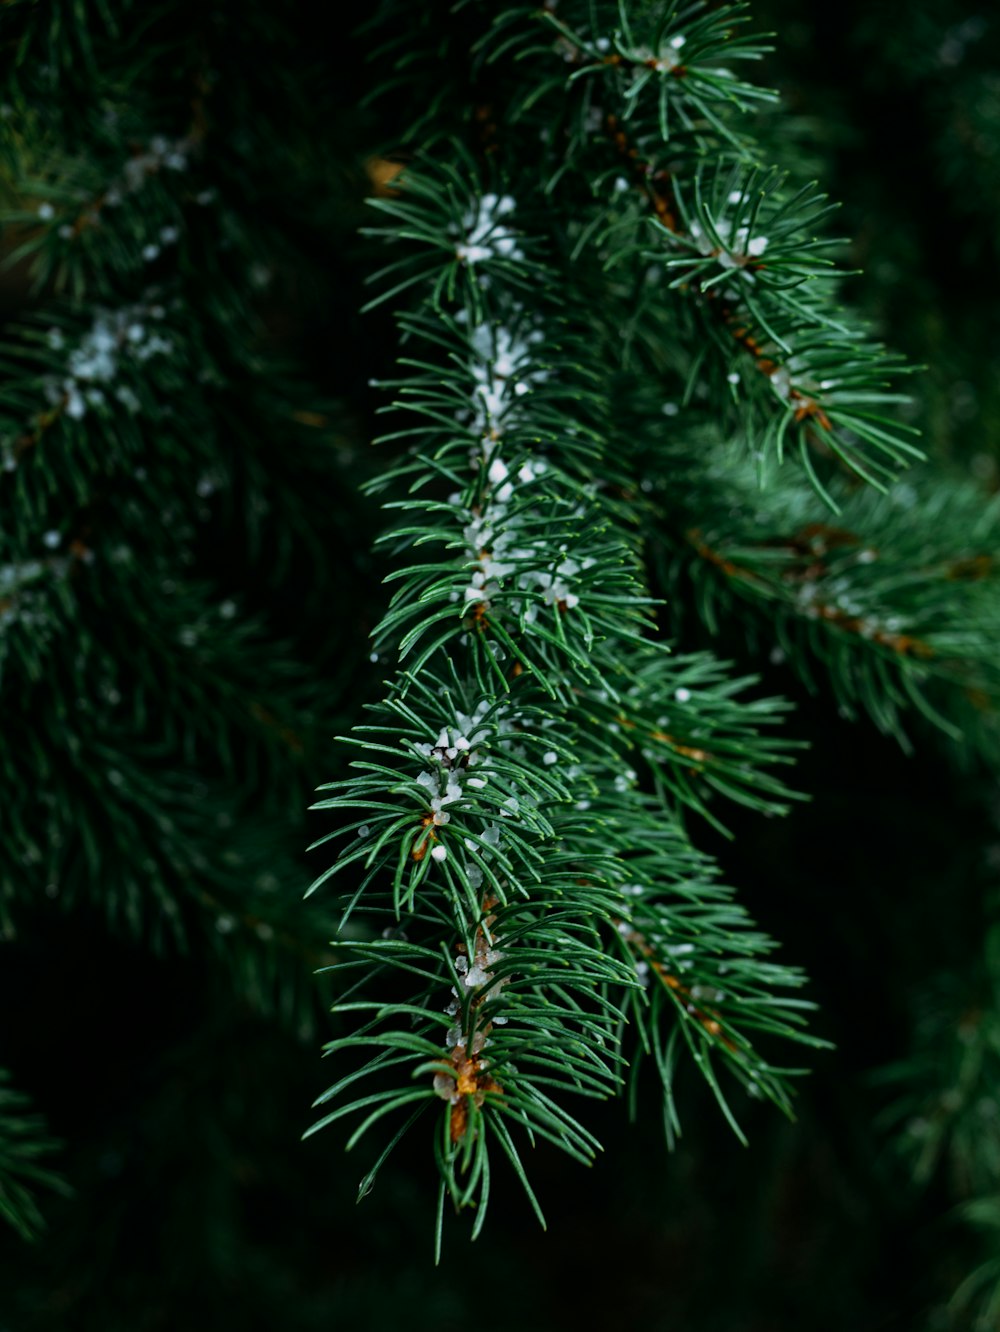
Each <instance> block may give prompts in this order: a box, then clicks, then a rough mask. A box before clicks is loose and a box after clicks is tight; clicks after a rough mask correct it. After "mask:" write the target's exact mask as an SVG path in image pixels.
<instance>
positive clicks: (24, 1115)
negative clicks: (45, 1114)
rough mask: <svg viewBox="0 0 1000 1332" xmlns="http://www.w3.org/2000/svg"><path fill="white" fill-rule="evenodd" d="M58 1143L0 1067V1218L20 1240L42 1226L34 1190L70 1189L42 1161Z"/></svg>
mask: <svg viewBox="0 0 1000 1332" xmlns="http://www.w3.org/2000/svg"><path fill="white" fill-rule="evenodd" d="M58 1146H59V1144H58V1143H56V1142H55V1141H53V1140H52V1139H51V1138H49V1137H48V1135H47V1132H46V1128H45V1123H44V1121H43V1119H42V1117H41V1116H40V1115H37V1114H34V1113H32V1111H31V1106H30V1102H29V1100H28V1097H27V1096H25V1095H24V1093H23V1092H19V1091H16V1090H15V1089H14V1088H12V1087H11V1086H10V1074H9V1073H8V1072H7V1070H6V1069H0V1217H2V1218H3V1220H4V1221H6V1222H7V1223H8V1225H11V1226H13V1227H14V1229H15V1230H16V1231H17V1233H18V1234H19V1235H20V1236H21V1237H22V1238H23V1239H27V1240H33V1239H37V1238H38V1236H39V1234H40V1233H41V1232H42V1231H43V1230H44V1228H45V1220H44V1218H43V1216H42V1212H41V1210H40V1208H39V1205H38V1201H37V1199H36V1196H35V1195H36V1192H37V1190H39V1189H42V1190H46V1191H50V1192H55V1193H61V1194H63V1195H64V1196H65V1195H68V1194H69V1192H70V1189H69V1186H68V1185H67V1184H66V1182H65V1180H64V1179H62V1177H61V1176H60V1175H58V1174H57V1173H56V1172H55V1171H53V1170H51V1169H49V1167H48V1166H46V1165H43V1164H42V1159H43V1158H44V1157H46V1156H49V1155H50V1154H51V1153H52V1152H54V1151H55V1150H56V1149H57V1147H58Z"/></svg>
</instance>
